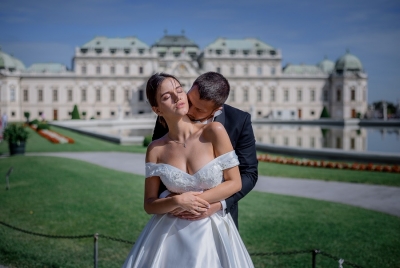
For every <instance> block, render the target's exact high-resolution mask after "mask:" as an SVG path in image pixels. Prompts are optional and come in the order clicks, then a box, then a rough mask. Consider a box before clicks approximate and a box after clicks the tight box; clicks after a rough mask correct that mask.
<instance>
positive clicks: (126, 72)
mask: <svg viewBox="0 0 400 268" xmlns="http://www.w3.org/2000/svg"><path fill="white" fill-rule="evenodd" d="M125 74H129V66H125Z"/></svg>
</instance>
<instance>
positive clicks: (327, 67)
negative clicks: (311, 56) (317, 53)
mask: <svg viewBox="0 0 400 268" xmlns="http://www.w3.org/2000/svg"><path fill="white" fill-rule="evenodd" d="M317 66H318V67H319V68H320V69H321V70H322V71H323V72H324V73H326V74H330V73H332V71H333V69H334V68H335V63H334V62H333V61H331V60H328V59H327V58H325V59H323V60H322V61H320V62H319V63H318V64H317Z"/></svg>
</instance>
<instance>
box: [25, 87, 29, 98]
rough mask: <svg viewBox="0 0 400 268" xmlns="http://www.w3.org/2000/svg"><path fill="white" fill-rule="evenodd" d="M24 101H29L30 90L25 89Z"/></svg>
mask: <svg viewBox="0 0 400 268" xmlns="http://www.w3.org/2000/svg"><path fill="white" fill-rule="evenodd" d="M24 101H29V97H28V90H27V89H24Z"/></svg>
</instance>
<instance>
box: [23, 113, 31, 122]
mask: <svg viewBox="0 0 400 268" xmlns="http://www.w3.org/2000/svg"><path fill="white" fill-rule="evenodd" d="M24 116H25V118H26V122H27V123H29V117H30V116H31V113H30V112H24Z"/></svg>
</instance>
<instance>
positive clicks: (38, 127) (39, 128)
mask: <svg viewBox="0 0 400 268" xmlns="http://www.w3.org/2000/svg"><path fill="white" fill-rule="evenodd" d="M42 129H50V125H49V124H46V123H39V124H38V125H37V128H36V131H39V130H42Z"/></svg>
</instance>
